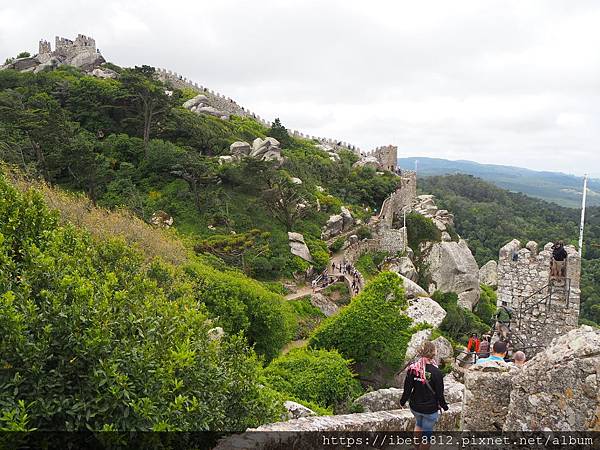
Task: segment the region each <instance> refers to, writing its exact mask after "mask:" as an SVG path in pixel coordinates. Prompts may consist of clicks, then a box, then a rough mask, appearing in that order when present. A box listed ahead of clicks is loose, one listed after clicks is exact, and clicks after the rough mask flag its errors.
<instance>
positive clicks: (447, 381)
mask: <svg viewBox="0 0 600 450" xmlns="http://www.w3.org/2000/svg"><path fill="white" fill-rule="evenodd" d="M464 393H465V385H464V384H462V383H461V382H460V381H458V380H457V379H456V378H454V376H453V375H452V374H449V375H446V376H445V377H444V398H445V399H446V403H448V404H451V403H462V401H463V396H464Z"/></svg>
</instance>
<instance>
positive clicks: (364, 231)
mask: <svg viewBox="0 0 600 450" xmlns="http://www.w3.org/2000/svg"><path fill="white" fill-rule="evenodd" d="M356 235H357V236H358V239H360V240H361V241H362V240H363V239H371V237H372V233H371V229H370V228H369V227H367V226H366V225H362V226H360V227H359V228H358V230H356Z"/></svg>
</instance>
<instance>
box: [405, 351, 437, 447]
mask: <svg viewBox="0 0 600 450" xmlns="http://www.w3.org/2000/svg"><path fill="white" fill-rule="evenodd" d="M435 354H436V348H435V345H434V344H433V342H431V341H426V342H425V343H424V344H423V346H422V347H421V348H420V350H419V353H418V356H419V359H418V360H417V361H416V362H414V363H413V364H411V365H410V366H409V368H408V372H407V374H406V378H405V379H404V392H403V393H402V398H401V399H400V405H401V406H404V405H405V404H406V402H407V401H408V403H409V406H410V411H411V412H412V413H413V415H414V416H415V430H414V431H415V438H416V439H417V440H418V442H420V443H421V444H420V445H419V446H418V447H417V448H418V449H420V450H427V449H428V448H429V447H430V443H429V439H430V438H431V435H432V434H433V427H434V426H435V424H436V422H437V421H438V419H439V417H440V414H441V412H442V410H444V411H448V404H447V403H446V399H445V398H444V379H443V376H442V372H441V371H440V369H438V367H437V364H436V362H435ZM423 437H425V438H426V439H425V440H424V441H423V440H422V438H423Z"/></svg>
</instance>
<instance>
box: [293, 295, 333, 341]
mask: <svg viewBox="0 0 600 450" xmlns="http://www.w3.org/2000/svg"><path fill="white" fill-rule="evenodd" d="M288 304H289V305H290V306H291V307H292V309H293V310H294V312H295V314H296V320H297V322H298V328H297V329H296V334H295V336H294V338H295V339H306V338H307V337H308V336H309V334H310V332H311V331H312V330H314V329H315V328H316V327H317V325H319V323H321V321H322V320H323V319H324V318H325V314H323V313H322V312H321V310H320V309H319V308H316V307H314V306H313V305H312V303H311V302H310V297H303V298H299V299H296V300H290V301H288Z"/></svg>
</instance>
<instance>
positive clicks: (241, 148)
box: [229, 141, 252, 157]
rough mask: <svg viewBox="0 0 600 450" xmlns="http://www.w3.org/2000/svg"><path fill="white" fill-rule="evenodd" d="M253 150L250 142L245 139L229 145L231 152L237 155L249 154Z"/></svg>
mask: <svg viewBox="0 0 600 450" xmlns="http://www.w3.org/2000/svg"><path fill="white" fill-rule="evenodd" d="M251 150H252V149H251V148H250V144H248V143H247V142H244V141H236V142H234V143H233V144H231V145H230V146H229V151H231V154H232V155H234V156H237V157H243V156H248V155H249V154H250V151H251Z"/></svg>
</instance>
